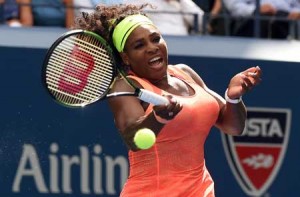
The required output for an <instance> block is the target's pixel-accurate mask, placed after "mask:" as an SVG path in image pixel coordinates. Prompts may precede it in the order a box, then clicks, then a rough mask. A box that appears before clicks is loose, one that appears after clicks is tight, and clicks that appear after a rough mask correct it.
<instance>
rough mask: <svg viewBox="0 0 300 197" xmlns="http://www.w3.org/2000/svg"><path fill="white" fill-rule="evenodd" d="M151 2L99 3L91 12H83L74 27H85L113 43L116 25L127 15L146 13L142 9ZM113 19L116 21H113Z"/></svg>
mask: <svg viewBox="0 0 300 197" xmlns="http://www.w3.org/2000/svg"><path fill="white" fill-rule="evenodd" d="M147 6H151V5H150V4H142V5H132V4H119V5H112V6H104V5H101V4H100V5H98V6H96V8H95V10H94V11H93V12H91V13H86V12H82V15H81V16H80V17H77V18H76V20H75V25H74V29H83V30H88V31H92V32H95V33H97V34H99V35H100V36H102V37H103V38H104V39H106V40H107V41H108V42H109V43H112V38H111V35H112V31H113V29H114V27H115V26H116V25H117V24H118V23H119V22H120V21H121V20H122V19H124V18H125V17H126V16H129V15H133V14H143V15H146V14H145V13H144V12H143V11H142V9H143V8H145V7H147ZM112 21H114V22H113V23H112Z"/></svg>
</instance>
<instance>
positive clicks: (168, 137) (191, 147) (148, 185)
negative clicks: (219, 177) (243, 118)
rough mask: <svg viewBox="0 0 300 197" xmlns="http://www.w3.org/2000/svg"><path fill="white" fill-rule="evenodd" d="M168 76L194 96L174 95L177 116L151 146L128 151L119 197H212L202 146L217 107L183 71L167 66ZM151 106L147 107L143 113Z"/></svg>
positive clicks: (146, 85)
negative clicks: (127, 170)
mask: <svg viewBox="0 0 300 197" xmlns="http://www.w3.org/2000/svg"><path fill="white" fill-rule="evenodd" d="M168 73H169V74H170V75H171V76H174V77H177V78H179V79H180V80H182V81H184V82H185V83H187V84H188V85H189V86H190V87H192V88H193V89H194V91H195V94H194V95H191V96H184V97H183V96H177V95H173V96H174V97H175V98H176V99H178V100H180V102H181V103H182V104H183V109H182V110H181V111H180V113H179V114H178V115H177V116H176V117H175V118H174V119H173V120H171V121H170V122H168V123H167V124H166V125H165V126H164V127H163V129H162V130H161V132H160V133H159V134H158V136H157V139H156V143H155V144H154V146H153V147H151V148H150V149H147V150H140V151H137V152H133V151H129V153H128V154H129V162H130V173H129V177H128V180H127V181H126V183H125V185H124V188H123V190H122V192H121V196H122V197H213V196H214V182H213V180H212V178H211V176H210V174H209V172H208V170H207V169H206V166H205V159H204V143H205V140H206V137H207V135H208V134H209V131H210V129H211V127H212V126H213V125H214V124H215V122H216V120H217V118H218V115H219V110H220V109H219V105H218V103H217V101H216V100H215V99H214V98H213V97H212V96H211V95H210V94H208V93H207V92H206V91H205V90H204V89H203V88H202V87H200V86H199V85H197V84H196V83H195V82H194V81H193V80H192V79H191V77H189V76H188V75H187V74H185V73H184V72H183V71H181V70H179V69H176V68H173V66H169V68H168ZM129 77H130V78H132V79H134V80H136V81H137V82H139V83H140V84H141V85H142V86H143V88H145V89H148V90H152V91H154V92H156V93H158V94H163V93H164V91H163V90H161V89H159V88H157V87H156V86H154V85H152V84H151V83H150V82H148V81H147V80H145V79H141V78H138V77H136V76H129ZM166 94H170V93H166ZM152 107H153V106H152V105H149V107H148V109H147V111H146V113H150V112H151V111H152Z"/></svg>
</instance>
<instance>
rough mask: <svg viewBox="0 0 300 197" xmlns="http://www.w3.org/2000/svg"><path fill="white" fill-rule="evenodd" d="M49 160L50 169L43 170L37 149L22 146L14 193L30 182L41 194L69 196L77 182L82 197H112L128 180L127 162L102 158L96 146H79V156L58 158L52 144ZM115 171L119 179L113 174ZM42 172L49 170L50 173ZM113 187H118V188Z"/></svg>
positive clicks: (100, 150) (59, 156)
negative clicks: (101, 196) (97, 196)
mask: <svg viewBox="0 0 300 197" xmlns="http://www.w3.org/2000/svg"><path fill="white" fill-rule="evenodd" d="M48 159H49V161H48V162H49V165H46V166H49V169H42V168H41V161H40V159H39V157H38V154H37V151H36V148H35V147H34V146H33V145H31V144H24V146H23V151H22V156H21V159H20V161H19V165H18V169H17V171H16V175H15V178H14V181H13V186H12V190H13V192H16V193H20V192H22V191H21V190H22V183H23V182H25V181H27V183H26V184H28V181H30V178H31V180H32V181H33V183H34V185H35V187H36V189H37V191H38V192H40V193H52V194H62V193H64V194H72V193H74V191H73V189H74V188H72V184H73V183H74V181H77V182H78V180H79V183H80V192H81V193H82V194H110V195H114V194H117V190H119V191H120V190H121V188H122V186H123V184H124V183H125V181H126V179H127V176H128V160H127V158H126V157H124V156H117V157H115V158H113V157H112V156H109V155H107V154H105V155H104V154H102V147H101V145H99V144H96V145H94V147H93V150H92V151H90V150H89V148H88V147H87V146H80V147H79V154H78V155H67V154H59V146H58V144H57V143H52V144H51V145H50V153H49V157H48ZM116 168H118V172H120V173H119V174H120V177H118V176H117V174H116ZM43 170H49V173H48V172H44V171H43ZM75 172H76V173H75ZM78 172H79V174H78ZM48 174H49V175H48ZM45 175H46V176H49V177H46V176H45ZM25 177H26V180H25V179H24V178H25ZM28 178H29V179H28ZM116 178H117V179H119V181H118V180H115V179H116ZM45 180H46V181H45ZM47 180H49V183H48V182H47ZM115 183H119V187H118V186H117V185H116V184H115ZM47 184H49V185H47Z"/></svg>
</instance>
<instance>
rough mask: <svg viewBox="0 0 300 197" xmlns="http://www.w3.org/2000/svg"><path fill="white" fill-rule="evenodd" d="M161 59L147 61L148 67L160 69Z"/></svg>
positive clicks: (155, 58)
mask: <svg viewBox="0 0 300 197" xmlns="http://www.w3.org/2000/svg"><path fill="white" fill-rule="evenodd" d="M163 62H164V61H163V58H161V57H154V58H152V59H150V60H149V65H150V66H151V67H160V66H162V65H163Z"/></svg>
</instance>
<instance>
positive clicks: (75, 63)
mask: <svg viewBox="0 0 300 197" xmlns="http://www.w3.org/2000/svg"><path fill="white" fill-rule="evenodd" d="M118 73H119V74H121V76H122V77H123V78H124V79H125V80H126V81H127V82H128V84H130V85H131V86H132V87H133V88H134V90H135V91H133V92H114V93H111V94H108V92H109V90H110V87H111V86H112V85H113V82H114V80H115V77H116V76H117V75H118ZM42 78H43V80H44V84H45V86H46V88H47V90H48V91H49V93H50V94H51V96H52V97H53V98H54V99H55V100H56V101H58V102H59V103H61V104H63V105H66V106H70V107H80V106H85V105H88V104H91V103H94V102H96V101H98V100H100V99H105V98H111V97H115V96H135V97H138V98H139V99H141V100H142V101H145V102H148V103H152V104H154V105H162V104H167V103H168V102H169V101H168V99H167V98H165V97H163V96H161V95H158V94H155V93H153V92H151V91H149V90H145V89H140V88H137V87H136V86H134V85H133V84H132V82H131V81H130V80H129V79H128V78H126V76H125V74H124V73H123V72H122V70H121V69H120V68H119V67H118V65H117V64H116V62H115V58H114V55H113V50H112V48H111V47H110V46H109V45H108V43H107V42H106V41H105V40H104V39H103V38H102V37H101V36H99V35H98V34H95V33H93V32H89V31H85V30H72V31H69V32H67V33H65V34H63V35H62V36H61V37H59V38H58V39H57V40H56V41H55V42H54V43H53V45H52V46H51V47H50V48H49V50H48V52H47V54H46V58H45V60H44V67H43V76H42Z"/></svg>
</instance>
